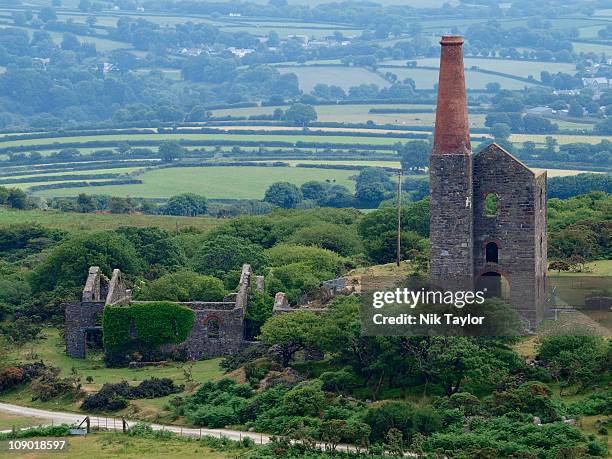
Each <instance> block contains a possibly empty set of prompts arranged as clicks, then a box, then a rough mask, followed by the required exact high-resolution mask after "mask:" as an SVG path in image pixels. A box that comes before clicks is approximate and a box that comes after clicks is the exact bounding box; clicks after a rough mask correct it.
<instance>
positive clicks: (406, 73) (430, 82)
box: [378, 67, 532, 90]
mask: <svg viewBox="0 0 612 459" xmlns="http://www.w3.org/2000/svg"><path fill="white" fill-rule="evenodd" d="M378 70H379V72H382V73H387V72H390V73H394V74H395V75H397V77H398V79H400V80H403V79H405V78H412V79H413V80H414V82H415V84H416V87H417V89H433V87H434V85H436V84H437V83H438V71H437V70H433V69H431V70H430V69H419V68H394V67H379V69H378ZM465 80H466V87H467V89H468V90H470V89H486V87H487V84H488V83H499V84H500V85H501V87H502V88H504V89H523V88H524V87H525V86H532V83H527V82H524V81H519V80H514V79H512V78H507V77H503V76H498V75H489V74H486V73H480V72H474V71H470V70H466V71H465Z"/></svg>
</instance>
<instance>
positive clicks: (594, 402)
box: [569, 390, 612, 416]
mask: <svg viewBox="0 0 612 459" xmlns="http://www.w3.org/2000/svg"><path fill="white" fill-rule="evenodd" d="M569 412H570V413H573V414H581V415H584V416H595V415H598V414H604V415H608V416H609V415H611V414H612V390H608V391H606V392H595V393H593V394H589V395H587V396H586V397H584V398H583V399H582V400H579V401H577V402H574V403H572V404H571V405H570V406H569Z"/></svg>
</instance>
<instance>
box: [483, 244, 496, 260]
mask: <svg viewBox="0 0 612 459" xmlns="http://www.w3.org/2000/svg"><path fill="white" fill-rule="evenodd" d="M485 252H486V256H487V263H499V247H497V244H496V243H495V242H489V243H488V244H487V246H486V248H485Z"/></svg>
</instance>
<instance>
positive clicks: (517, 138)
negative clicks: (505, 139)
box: [510, 134, 608, 144]
mask: <svg viewBox="0 0 612 459" xmlns="http://www.w3.org/2000/svg"><path fill="white" fill-rule="evenodd" d="M549 136H550V135H546V134H512V135H510V141H511V142H514V143H522V142H527V141H532V142H535V143H537V144H544V143H546V137H549ZM550 137H553V138H554V139H556V140H557V142H558V143H559V144H565V143H575V142H582V143H599V142H601V141H602V140H607V139H608V137H607V136H599V135H572V134H567V135H566V134H554V135H552V136H550Z"/></svg>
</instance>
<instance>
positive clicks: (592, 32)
mask: <svg viewBox="0 0 612 459" xmlns="http://www.w3.org/2000/svg"><path fill="white" fill-rule="evenodd" d="M604 27H605V24H602V23H599V24H597V25H589V26H586V27H579V28H578V31H579V32H580V38H600V37H599V34H598V32H599V31H600V30H601V29H603V28H604Z"/></svg>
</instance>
